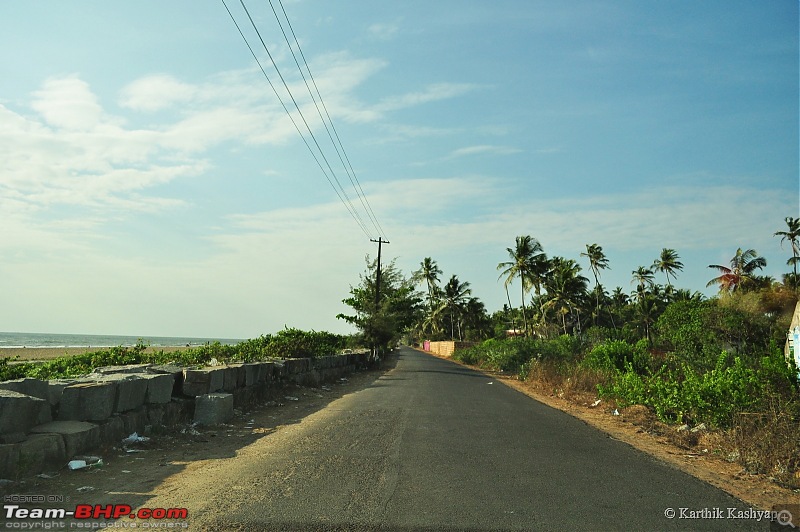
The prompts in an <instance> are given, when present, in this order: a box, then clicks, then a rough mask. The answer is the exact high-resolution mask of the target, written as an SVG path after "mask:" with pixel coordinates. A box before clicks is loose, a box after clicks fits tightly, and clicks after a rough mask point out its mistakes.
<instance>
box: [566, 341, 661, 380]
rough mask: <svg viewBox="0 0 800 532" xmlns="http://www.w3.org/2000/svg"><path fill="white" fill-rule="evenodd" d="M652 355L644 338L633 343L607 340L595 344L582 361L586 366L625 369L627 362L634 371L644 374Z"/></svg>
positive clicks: (648, 367) (602, 368)
mask: <svg viewBox="0 0 800 532" xmlns="http://www.w3.org/2000/svg"><path fill="white" fill-rule="evenodd" d="M651 360H652V357H651V356H650V353H649V352H648V351H647V342H646V340H640V341H639V342H637V343H636V344H635V345H631V344H629V343H628V342H624V341H622V340H609V341H606V342H603V343H601V344H598V345H596V346H595V347H594V348H593V349H592V350H591V351H589V353H588V354H587V355H586V357H585V358H584V359H583V361H582V365H583V366H585V367H587V368H593V369H600V370H617V371H625V369H626V366H627V365H628V364H630V365H631V367H632V370H633V371H634V372H635V373H639V374H644V373H645V372H647V371H648V370H649V369H650V363H651Z"/></svg>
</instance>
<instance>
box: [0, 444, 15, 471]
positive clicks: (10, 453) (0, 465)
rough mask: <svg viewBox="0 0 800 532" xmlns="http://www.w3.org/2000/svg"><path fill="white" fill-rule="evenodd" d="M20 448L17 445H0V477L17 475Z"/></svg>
mask: <svg viewBox="0 0 800 532" xmlns="http://www.w3.org/2000/svg"><path fill="white" fill-rule="evenodd" d="M18 463H19V448H18V447H17V446H16V445H11V444H7V445H0V478H14V477H15V476H16V475H17V471H16V469H17V464H18Z"/></svg>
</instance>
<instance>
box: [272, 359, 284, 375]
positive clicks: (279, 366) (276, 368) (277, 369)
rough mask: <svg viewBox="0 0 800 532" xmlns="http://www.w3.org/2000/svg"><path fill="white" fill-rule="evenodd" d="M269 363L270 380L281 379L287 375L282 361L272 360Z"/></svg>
mask: <svg viewBox="0 0 800 532" xmlns="http://www.w3.org/2000/svg"><path fill="white" fill-rule="evenodd" d="M270 363H271V364H272V378H273V379H274V380H280V379H283V378H284V377H285V376H286V375H287V373H286V366H285V365H284V363H283V361H280V360H274V361H272V362H270Z"/></svg>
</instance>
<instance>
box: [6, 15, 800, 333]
mask: <svg viewBox="0 0 800 532" xmlns="http://www.w3.org/2000/svg"><path fill="white" fill-rule="evenodd" d="M226 3H227V7H228V8H229V9H230V12H231V14H232V15H233V18H234V19H235V20H236V22H237V23H238V24H239V26H240V28H241V29H242V32H243V33H244V35H245V37H246V38H247V39H248V41H249V42H250V45H251V46H252V49H253V50H254V52H255V54H256V57H257V58H258V60H259V63H260V64H261V66H262V67H263V68H264V72H266V75H267V77H269V79H270V80H272V82H273V84H274V85H275V88H276V91H273V89H272V88H271V87H270V84H269V83H268V81H267V79H266V77H265V75H264V73H263V72H262V71H261V69H260V67H259V64H258V63H257V62H256V60H255V59H254V57H253V55H252V54H251V52H250V50H249V49H248V47H247V45H246V44H245V41H244V40H243V39H242V36H241V35H240V33H239V31H238V30H237V27H236V25H235V24H234V22H233V20H232V19H231V16H229V13H228V11H227V10H226V5H225V3H223V2H222V1H219V2H216V1H209V2H197V1H196V0H192V1H189V0H172V1H170V2H163V1H153V0H139V1H137V2H108V1H107V0H72V1H70V2H63V1H56V0H37V1H36V2H20V1H16V2H11V1H9V2H2V3H0V79H2V83H0V224H2V230H0V256H2V260H0V293H2V296H3V297H2V300H3V304H2V305H0V331H8V332H11V331H14V332H51V333H83V334H121V335H153V336H196V337H220V338H253V337H257V336H259V335H261V334H267V333H273V332H275V331H278V330H280V329H282V328H283V327H285V326H288V327H296V328H300V329H305V330H311V329H313V330H327V331H332V332H339V333H348V332H352V329H351V328H350V326H349V325H347V324H346V323H344V322H342V321H341V320H337V319H336V318H335V316H336V314H338V313H340V312H347V310H348V307H346V306H345V305H343V304H342V299H344V298H345V297H347V296H348V292H349V289H350V286H351V285H355V284H358V282H359V276H360V275H361V274H362V273H363V272H364V270H365V257H367V256H369V257H375V255H376V253H377V246H376V244H375V243H373V242H370V239H377V238H378V237H379V236H380V237H381V238H383V239H384V240H388V241H389V244H384V245H383V258H384V260H385V261H387V260H395V261H396V265H397V267H398V268H400V269H401V270H402V271H403V272H404V273H405V274H406V275H410V274H411V272H412V271H413V270H415V269H417V268H418V267H419V263H420V262H421V261H422V260H423V259H424V258H425V257H432V258H433V259H434V260H435V261H436V262H437V263H438V264H439V266H440V268H441V269H442V270H443V272H444V275H443V281H446V280H447V279H448V278H449V277H450V276H451V275H454V274H455V275H458V277H459V279H460V280H462V281H467V282H469V283H470V285H471V288H472V295H473V296H475V297H478V298H479V299H480V300H481V301H483V302H484V303H485V305H486V307H487V309H488V310H489V311H490V312H491V311H495V310H499V309H501V308H502V305H503V303H504V302H505V298H506V295H505V292H504V289H503V284H502V282H498V274H499V272H498V271H497V265H498V263H500V262H503V261H506V260H508V253H507V251H506V248H508V247H513V245H514V240H515V237H516V236H518V235H531V236H533V237H534V238H536V239H538V240H539V241H540V242H541V244H542V246H543V248H544V251H545V252H546V253H547V254H548V256H555V255H560V256H564V257H567V258H572V259H575V260H578V261H579V263H580V264H582V265H583V268H584V270H585V271H584V274H585V275H586V276H587V277H589V278H591V273H590V272H589V271H588V263H587V262H586V259H585V258H583V257H581V256H580V253H581V252H582V251H585V247H586V245H587V244H591V243H597V244H599V245H601V246H602V248H603V251H604V252H605V254H606V256H607V257H608V259H609V267H610V269H608V270H606V271H604V272H602V276H601V279H600V280H601V283H602V284H603V285H604V286H606V287H608V288H609V289H613V287H615V286H620V287H622V288H623V289H624V290H625V291H626V292H630V291H632V290H633V289H634V288H635V287H634V285H633V284H632V283H631V279H632V276H631V272H632V271H633V270H635V269H637V268H638V267H639V266H650V265H651V264H652V263H653V261H654V260H655V259H656V257H657V256H658V255H659V253H660V251H661V249H662V248H672V249H675V250H676V251H677V252H678V254H679V256H680V259H681V261H682V262H683V264H684V270H683V271H682V272H680V273H679V275H678V277H677V281H676V283H675V284H676V285H677V286H679V287H682V288H688V289H690V290H692V291H701V292H703V293H705V294H706V295H713V294H714V293H715V288H713V287H712V288H706V283H707V282H708V281H709V280H710V279H711V278H712V277H714V276H715V275H714V271H713V270H711V269H709V268H708V265H709V264H728V263H729V261H730V259H731V257H733V255H734V254H735V252H736V249H737V248H739V247H741V248H743V249H755V250H756V251H757V252H758V254H759V255H761V256H763V257H765V258H766V259H767V267H766V268H765V269H764V270H763V272H762V273H764V274H767V275H772V276H774V277H775V278H778V279H779V278H780V276H781V274H783V273H785V272H787V271H789V269H788V268H789V267H788V266H786V260H787V259H788V258H789V257H790V254H791V249H790V247H789V246H788V245H786V244H785V243H784V245H783V247H781V242H780V238H778V237H775V236H774V233H775V232H776V231H780V230H785V229H786V224H785V222H784V218H786V217H787V216H792V217H798V216H800V206H799V205H800V191H799V189H800V184H799V183H798V146H799V145H800V140H799V138H798V3H797V2H796V1H794V0H772V1H769V2H764V1H763V0H751V1H733V0H706V1H704V2H696V1H694V0H691V1H690V0H686V1H684V0H674V1H669V2H663V1H655V0H630V1H624V0H609V1H602V0H593V1H580V0H576V1H570V2H557V1H553V0H546V1H541V0H521V1H516V0H496V1H492V2H482V1H477V0H471V1H465V0H459V1H455V0H437V1H436V2H430V1H424V2H423V1H413V0H409V1H401V2H374V1H367V0H349V1H347V2H328V1H321V0H283V4H279V3H278V2H277V0H273V4H272V5H273V6H274V7H275V9H276V12H277V13H278V14H279V15H282V12H283V11H284V10H285V13H286V15H287V16H288V19H289V21H290V22H291V31H293V32H294V34H295V35H296V36H297V39H298V42H299V47H300V48H299V50H301V51H302V57H301V56H300V55H299V51H298V49H297V46H296V45H294V51H295V55H297V57H298V61H299V63H300V64H301V65H303V57H304V58H305V60H307V62H308V65H309V68H310V71H311V74H312V76H313V80H314V82H315V83H316V86H317V88H318V90H319V94H320V95H321V97H322V99H321V102H322V103H324V109H325V110H327V113H328V114H329V115H330V117H331V119H332V122H333V126H334V127H335V131H336V134H337V135H338V137H339V139H340V140H341V145H342V146H343V148H344V153H345V154H346V158H347V161H349V163H350V166H352V169H353V172H352V174H348V173H347V172H346V170H345V168H346V166H344V165H342V163H341V162H340V159H339V155H338V154H337V152H336V151H335V150H334V147H333V144H332V142H331V140H330V139H329V137H328V133H327V132H326V128H325V126H324V124H323V122H322V120H321V119H320V118H319V115H318V113H317V110H316V108H315V106H314V100H312V98H311V96H310V95H309V92H308V90H307V89H306V85H305V84H304V81H303V77H301V75H300V70H299V69H298V67H297V65H296V64H295V60H294V59H293V56H292V54H291V52H290V48H289V46H288V45H287V43H286V41H285V40H284V37H283V35H282V33H281V28H280V27H279V26H278V24H277V22H276V17H275V15H274V14H273V11H272V9H271V7H270V3H269V2H268V1H264V0H262V1H259V2H255V1H253V0H249V1H247V2H245V3H244V5H245V6H246V7H247V9H248V11H249V13H250V16H251V17H252V20H253V22H254V23H255V26H256V27H257V28H258V30H259V33H260V35H261V40H263V43H264V45H266V49H267V50H269V55H271V56H272V58H273V59H274V60H275V63H276V64H277V66H278V69H279V70H280V76H282V77H283V78H284V79H285V81H286V83H287V85H288V87H289V88H290V89H291V92H292V95H293V97H294V99H295V101H296V102H297V104H298V106H299V108H300V109H301V111H302V113H303V117H304V119H305V121H306V122H307V123H308V127H309V129H311V131H313V132H314V137H313V138H312V137H310V136H309V135H308V133H307V131H306V132H305V137H301V135H300V133H298V130H297V129H296V128H295V126H294V125H293V123H292V119H290V115H289V114H287V112H286V111H285V110H284V108H283V107H282V103H281V102H282V101H283V102H284V103H286V104H287V108H288V109H289V110H290V111H291V113H292V114H291V117H292V118H293V119H294V120H295V122H296V123H298V124H299V126H300V128H301V131H305V130H304V128H305V126H304V125H303V124H304V123H303V118H300V115H299V114H298V112H297V111H296V110H294V107H293V104H292V100H291V98H290V97H289V96H288V95H287V93H286V92H285V89H284V88H283V85H282V83H281V79H280V77H279V75H278V74H277V73H276V71H275V69H274V67H273V65H272V63H271V61H270V59H269V56H268V54H267V52H266V51H265V48H264V46H262V42H261V40H259V38H258V36H257V35H256V34H255V32H254V30H253V28H252V26H251V25H250V20H249V19H248V16H247V14H246V13H245V11H244V9H243V7H242V3H241V2H240V1H239V0H226ZM283 26H284V30H286V31H287V34H288V36H289V38H290V42H293V41H292V40H291V38H292V34H291V31H290V29H289V27H288V25H287V24H286V21H285V20H284V21H283ZM306 78H307V79H308V75H307V74H306ZM276 92H277V93H278V95H280V99H279V97H278V95H276ZM315 100H316V98H315ZM323 116H324V115H323ZM329 129H330V128H329ZM304 139H305V140H304ZM306 142H308V143H309V145H310V146H312V148H313V147H314V145H315V142H316V143H318V144H319V145H320V147H321V149H322V154H323V155H324V159H321V156H320V155H317V158H316V159H315V157H314V156H312V153H311V152H310V151H309V149H308V148H307V146H306V144H305V143H306ZM319 160H321V161H323V162H321V163H320V164H318V162H317V161H319ZM325 160H327V161H328V162H329V163H330V168H331V170H328V169H327V166H326V164H325V163H324V161H325ZM323 169H325V171H323ZM352 175H355V178H352V177H351V176H352ZM336 179H338V180H339V182H340V183H341V184H342V187H343V191H342V190H337V189H336V188H334V186H333V185H332V184H331V183H334V184H335V182H336ZM351 180H352V183H351ZM353 183H355V186H353ZM362 192H363V195H362ZM348 200H349V202H350V203H348ZM365 207H368V208H369V209H371V212H372V213H373V214H374V218H375V220H376V221H377V223H375V224H374V223H373V220H372V219H371V218H370V215H369V214H368V211H367V210H366V209H365ZM351 210H352V212H351ZM362 226H363V227H362ZM656 280H657V281H659V282H661V283H664V279H663V276H662V275H660V274H659V275H657V277H656ZM514 290H515V287H513V286H512V294H513V293H514ZM516 290H518V288H516ZM518 299H519V296H517V300H512V303H514V304H515V305H518V304H519V301H518Z"/></svg>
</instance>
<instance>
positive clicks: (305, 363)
mask: <svg viewBox="0 0 800 532" xmlns="http://www.w3.org/2000/svg"><path fill="white" fill-rule="evenodd" d="M283 365H284V366H285V368H286V373H287V374H289V375H297V374H298V373H305V372H306V371H308V370H309V369H311V359H310V358H287V359H286V360H284V361H283Z"/></svg>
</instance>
